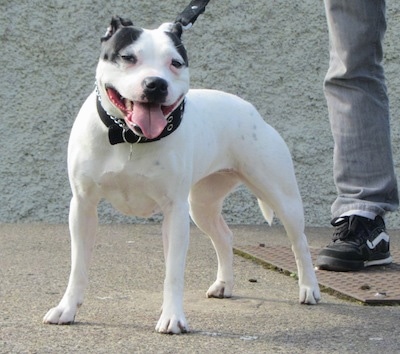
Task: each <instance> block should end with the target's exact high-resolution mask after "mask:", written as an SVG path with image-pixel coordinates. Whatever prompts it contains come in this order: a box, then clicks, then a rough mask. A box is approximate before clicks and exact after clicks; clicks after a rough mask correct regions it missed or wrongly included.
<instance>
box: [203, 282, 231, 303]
mask: <svg viewBox="0 0 400 354" xmlns="http://www.w3.org/2000/svg"><path fill="white" fill-rule="evenodd" d="M232 288H233V284H232V283H231V282H224V281H220V280H217V281H216V282H215V283H214V284H213V285H211V286H210V288H209V289H208V290H207V292H206V296H207V297H208V298H210V297H214V298H218V299H223V298H225V297H227V298H229V297H232Z"/></svg>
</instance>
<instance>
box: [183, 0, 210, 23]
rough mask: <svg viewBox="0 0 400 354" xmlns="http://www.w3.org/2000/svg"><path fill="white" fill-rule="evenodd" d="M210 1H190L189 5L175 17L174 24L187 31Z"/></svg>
mask: <svg viewBox="0 0 400 354" xmlns="http://www.w3.org/2000/svg"><path fill="white" fill-rule="evenodd" d="M209 1H210V0H192V1H191V2H190V3H189V5H188V6H187V7H186V8H185V9H184V10H183V11H182V12H181V13H180V14H179V15H178V16H177V17H176V19H175V23H180V24H181V25H182V27H183V29H189V28H190V27H192V25H193V23H195V21H196V20H197V17H199V15H201V14H202V13H203V12H204V11H205V9H206V6H207V4H208V2H209Z"/></svg>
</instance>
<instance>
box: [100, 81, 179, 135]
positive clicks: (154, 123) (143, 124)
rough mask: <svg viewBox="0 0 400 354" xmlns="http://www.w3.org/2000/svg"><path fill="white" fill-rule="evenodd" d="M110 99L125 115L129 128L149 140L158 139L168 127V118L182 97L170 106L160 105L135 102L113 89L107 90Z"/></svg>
mask: <svg viewBox="0 0 400 354" xmlns="http://www.w3.org/2000/svg"><path fill="white" fill-rule="evenodd" d="M106 91H107V95H108V98H109V99H110V101H111V102H112V103H113V105H114V106H115V107H117V108H118V109H119V110H120V111H122V112H123V114H124V119H125V122H126V124H127V125H128V127H129V128H130V129H131V130H132V131H133V132H134V133H135V134H136V135H139V136H144V137H146V138H148V139H155V138H157V137H158V136H159V135H160V134H161V133H162V132H163V130H164V128H165V127H166V125H167V120H166V118H167V117H168V116H169V115H170V114H171V112H172V111H173V110H174V109H175V108H176V107H177V106H178V104H179V103H180V101H181V100H182V96H181V97H179V99H178V100H177V101H176V102H175V103H174V104H172V105H170V106H163V105H161V104H159V103H151V102H137V101H135V102H133V101H131V100H128V99H127V98H125V97H122V96H121V95H120V94H119V92H118V91H117V90H115V89H113V88H111V87H108V88H107V89H106Z"/></svg>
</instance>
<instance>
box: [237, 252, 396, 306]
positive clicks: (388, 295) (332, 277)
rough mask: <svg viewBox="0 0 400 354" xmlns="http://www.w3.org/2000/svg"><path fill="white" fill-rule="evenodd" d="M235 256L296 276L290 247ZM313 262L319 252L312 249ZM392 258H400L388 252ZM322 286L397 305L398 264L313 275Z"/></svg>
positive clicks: (341, 292)
mask: <svg viewBox="0 0 400 354" xmlns="http://www.w3.org/2000/svg"><path fill="white" fill-rule="evenodd" d="M235 251H236V252H237V253H239V254H240V253H242V254H247V255H249V256H251V257H253V258H255V259H257V260H259V261H261V262H262V263H265V264H267V265H270V266H273V267H276V268H279V269H282V270H284V271H288V272H291V273H297V268H296V263H295V259H294V255H293V253H292V250H291V248H290V247H284V246H275V247H262V246H250V245H249V246H240V247H235ZM310 252H311V257H312V259H313V262H314V263H315V260H316V258H317V254H318V252H319V249H311V250H310ZM391 254H392V257H393V259H400V252H399V251H398V250H396V249H395V250H393V249H391ZM316 274H317V278H318V282H319V284H320V285H321V286H323V287H325V288H328V289H332V290H334V291H335V292H338V293H340V294H343V295H345V296H347V297H351V298H353V299H356V300H358V301H362V302H364V303H366V304H371V305H372V304H387V305H389V304H399V303H400V264H399V263H395V262H394V263H392V264H390V265H387V266H375V267H370V268H366V269H365V270H362V271H358V272H329V271H324V270H318V271H317V272H316Z"/></svg>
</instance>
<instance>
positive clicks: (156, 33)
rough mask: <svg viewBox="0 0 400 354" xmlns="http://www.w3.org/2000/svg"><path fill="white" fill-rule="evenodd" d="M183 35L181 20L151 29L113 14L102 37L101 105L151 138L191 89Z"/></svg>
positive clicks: (99, 89) (99, 65) (98, 83)
mask: <svg viewBox="0 0 400 354" xmlns="http://www.w3.org/2000/svg"><path fill="white" fill-rule="evenodd" d="M181 35H182V25H181V24H180V23H179V22H175V23H168V24H163V25H161V26H160V27H159V28H157V29H154V30H147V29H142V28H139V27H135V26H134V25H133V23H132V22H131V21H130V20H126V19H122V18H120V17H113V18H112V20H111V24H110V26H109V27H108V29H107V32H106V34H105V35H104V37H102V39H101V54H100V60H99V63H98V66H97V72H96V81H97V87H98V91H99V94H100V97H101V101H102V105H103V108H104V109H105V110H106V111H107V112H108V113H109V114H111V115H113V116H115V117H118V118H124V119H125V122H126V123H127V125H128V127H129V128H130V129H132V130H133V131H134V132H135V133H138V134H140V135H143V136H145V137H146V138H149V139H153V138H155V137H157V136H158V135H160V133H161V132H162V131H163V129H164V128H165V126H166V124H167V121H166V118H167V117H168V116H169V114H170V113H171V112H172V111H173V110H174V109H175V108H176V107H177V106H179V104H180V103H181V101H182V100H183V98H184V96H185V94H186V93H187V91H188V90H189V70H188V58H187V54H186V50H185V48H184V46H183V44H182V42H181Z"/></svg>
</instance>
